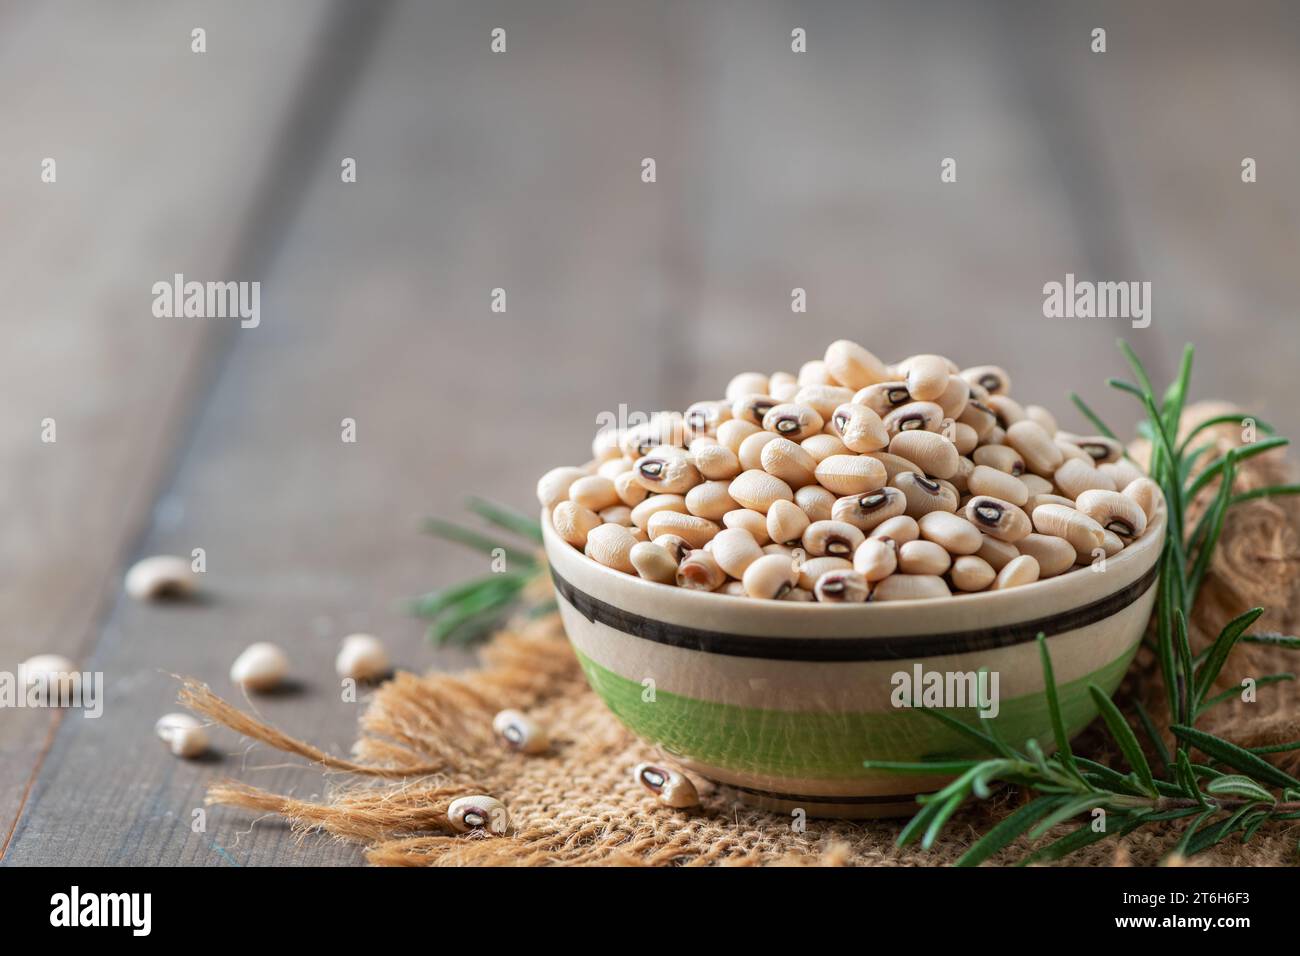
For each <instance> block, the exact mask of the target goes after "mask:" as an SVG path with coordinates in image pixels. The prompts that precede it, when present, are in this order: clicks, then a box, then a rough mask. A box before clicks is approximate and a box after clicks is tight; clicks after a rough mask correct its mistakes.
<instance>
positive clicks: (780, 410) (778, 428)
mask: <svg viewBox="0 0 1300 956" xmlns="http://www.w3.org/2000/svg"><path fill="white" fill-rule="evenodd" d="M825 424H826V423H825V421H824V420H823V419H822V417H821V416H820V415H818V414H817V410H816V409H815V408H812V407H811V406H808V405H799V404H796V403H794V402H786V403H784V404H781V405H777V406H775V407H773V408H772V409H770V410H769V411H768V412H767V414H766V415H764V416H763V428H764V430H765V431H769V432H776V433H777V434H778V435H780V436H781V437H783V438H788V439H790V440H791V441H803V440H804V439H805V438H808V437H809V436H811V435H816V434H817V433H818V432H820V431H821V430H822V426H823V425H825Z"/></svg>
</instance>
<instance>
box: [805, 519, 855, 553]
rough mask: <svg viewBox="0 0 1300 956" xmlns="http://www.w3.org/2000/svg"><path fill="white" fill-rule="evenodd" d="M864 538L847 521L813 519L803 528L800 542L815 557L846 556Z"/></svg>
mask: <svg viewBox="0 0 1300 956" xmlns="http://www.w3.org/2000/svg"><path fill="white" fill-rule="evenodd" d="M865 540H866V535H864V534H863V533H862V532H861V531H860V530H858V529H857V528H855V527H854V526H853V525H851V524H849V523H848V522H847V521H825V520H823V521H814V522H812V523H811V524H809V525H808V527H806V528H805V529H804V532H803V537H802V540H801V544H802V545H803V549H804V550H805V551H807V552H808V553H809V554H810V555H812V556H813V557H815V558H819V557H822V556H824V555H830V556H831V557H835V558H848V557H849V556H850V555H852V554H853V553H854V552H855V551H856V550H857V549H858V547H859V546H860V545H861V544H862V542H863V541H865Z"/></svg>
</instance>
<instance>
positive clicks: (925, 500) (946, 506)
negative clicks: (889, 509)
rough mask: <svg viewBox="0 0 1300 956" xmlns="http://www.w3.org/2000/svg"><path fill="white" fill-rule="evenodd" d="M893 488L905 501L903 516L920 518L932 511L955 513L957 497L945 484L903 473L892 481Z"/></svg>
mask: <svg viewBox="0 0 1300 956" xmlns="http://www.w3.org/2000/svg"><path fill="white" fill-rule="evenodd" d="M894 487H895V488H897V489H898V490H899V491H901V492H902V493H903V497H904V498H906V499H907V506H906V510H905V511H904V514H906V515H907V516H908V517H911V518H920V517H921V516H922V515H927V514H929V513H930V512H932V511H956V510H957V501H958V499H959V497H960V496H959V495H958V494H957V491H956V489H954V488H953V486H952V485H950V484H948V483H947V482H939V481H936V480H934V479H933V478H927V477H926V476H925V475H917V474H913V473H912V472H910V471H908V472H903V473H902V474H900V475H898V476H897V477H896V478H895V479H894Z"/></svg>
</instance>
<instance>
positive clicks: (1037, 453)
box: [1006, 419, 1065, 477]
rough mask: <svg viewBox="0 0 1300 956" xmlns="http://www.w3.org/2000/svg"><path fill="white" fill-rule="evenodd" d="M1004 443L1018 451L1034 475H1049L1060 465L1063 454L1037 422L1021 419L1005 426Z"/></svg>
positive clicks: (1063, 457)
mask: <svg viewBox="0 0 1300 956" xmlns="http://www.w3.org/2000/svg"><path fill="white" fill-rule="evenodd" d="M1006 443H1007V444H1008V445H1010V446H1011V447H1012V448H1014V449H1015V450H1016V451H1018V452H1019V453H1020V457H1021V458H1023V459H1024V460H1025V465H1026V466H1028V468H1029V470H1030V471H1032V472H1033V473H1034V474H1036V475H1042V476H1043V477H1051V475H1052V474H1054V473H1055V472H1056V469H1058V468H1060V467H1061V462H1062V461H1064V460H1065V455H1064V454H1063V453H1062V452H1061V449H1059V448H1057V447H1056V442H1054V441H1053V440H1052V436H1051V435H1049V434H1047V432H1045V431H1043V427H1042V426H1041V425H1039V424H1038V423H1037V422H1031V421H1029V420H1028V419H1022V420H1021V421H1018V422H1016V423H1015V424H1013V425H1011V426H1010V427H1009V428H1007V436H1006Z"/></svg>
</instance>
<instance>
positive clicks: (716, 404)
mask: <svg viewBox="0 0 1300 956" xmlns="http://www.w3.org/2000/svg"><path fill="white" fill-rule="evenodd" d="M730 417H731V402H727V401H706V402H696V403H695V404H694V405H692V406H691V407H690V408H688V409H686V412H685V413H684V414H683V415H682V422H683V424H685V426H686V433H687V436H688V437H689V438H692V439H695V438H699V437H701V436H705V435H708V436H712V435H716V434H717V433H718V426H719V425H721V424H722V423H723V422H725V421H726V420H727V419H729V418H730Z"/></svg>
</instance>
